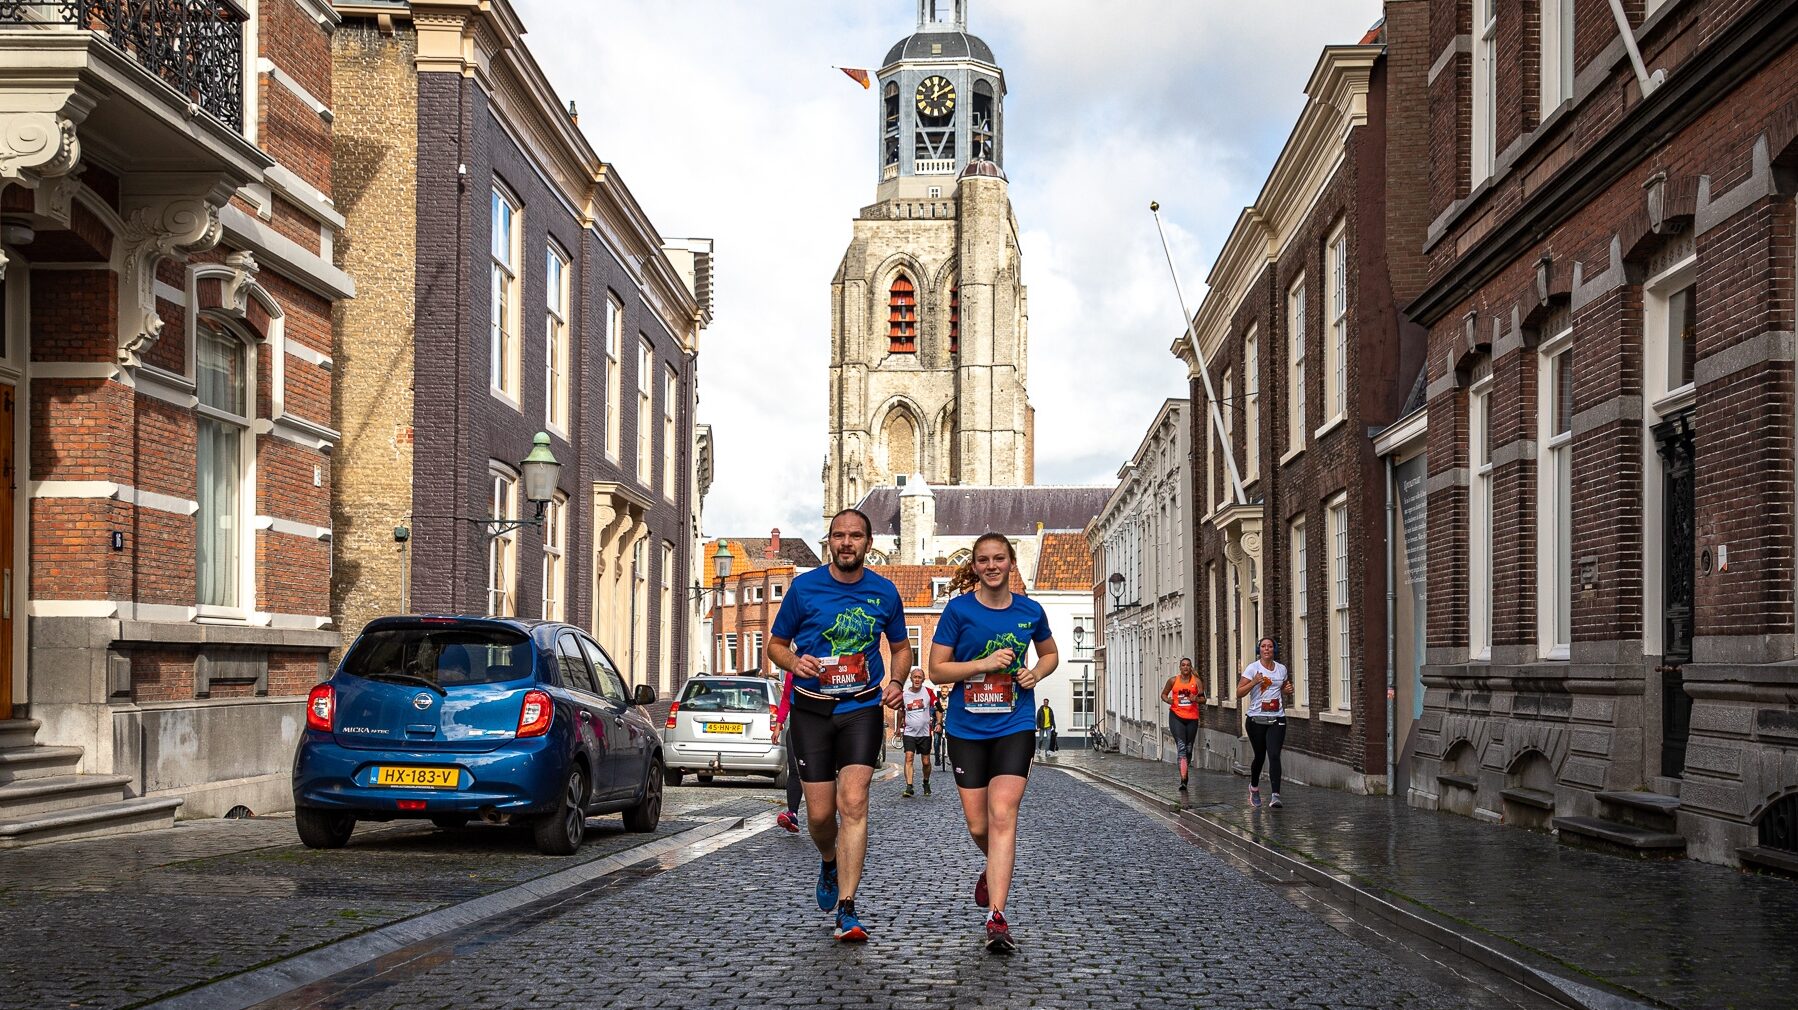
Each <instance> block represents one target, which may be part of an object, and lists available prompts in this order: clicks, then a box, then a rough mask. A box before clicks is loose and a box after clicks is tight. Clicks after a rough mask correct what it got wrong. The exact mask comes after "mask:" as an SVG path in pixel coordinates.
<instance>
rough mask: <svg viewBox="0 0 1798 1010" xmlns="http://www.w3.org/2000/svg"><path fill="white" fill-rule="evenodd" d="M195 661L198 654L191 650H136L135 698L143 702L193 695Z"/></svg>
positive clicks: (133, 662)
mask: <svg viewBox="0 0 1798 1010" xmlns="http://www.w3.org/2000/svg"><path fill="white" fill-rule="evenodd" d="M194 661H195V654H194V652H193V651H192V650H189V649H144V650H140V651H134V652H133V653H132V654H131V693H132V697H133V698H134V699H135V700H137V701H140V702H157V701H187V700H189V699H191V698H193V696H194V681H195V678H194ZM221 686H223V685H221Z"/></svg>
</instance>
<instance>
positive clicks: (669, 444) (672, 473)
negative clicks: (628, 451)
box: [662, 365, 680, 501]
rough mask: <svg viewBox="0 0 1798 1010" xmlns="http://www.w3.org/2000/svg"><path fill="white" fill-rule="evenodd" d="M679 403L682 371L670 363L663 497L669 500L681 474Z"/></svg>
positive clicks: (664, 384) (664, 395)
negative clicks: (676, 421) (677, 426)
mask: <svg viewBox="0 0 1798 1010" xmlns="http://www.w3.org/2000/svg"><path fill="white" fill-rule="evenodd" d="M679 404H680V373H679V372H677V371H675V370H674V366H673V365H669V366H668V372H667V374H666V375H665V376H664V377H663V379H662V497H664V498H666V499H668V500H669V501H673V500H674V486H675V478H676V477H677V476H679V474H680V464H679V463H678V462H676V453H675V449H676V448H677V447H678V446H679V444H680V443H679V442H678V441H677V440H676V439H675V437H674V417H675V413H676V409H677V408H678V406H679Z"/></svg>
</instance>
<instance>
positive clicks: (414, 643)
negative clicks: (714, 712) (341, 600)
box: [293, 616, 663, 856]
mask: <svg viewBox="0 0 1798 1010" xmlns="http://www.w3.org/2000/svg"><path fill="white" fill-rule="evenodd" d="M655 697H656V695H655V689H654V688H652V687H650V686H648V685H647V684H639V685H637V687H636V690H635V691H627V689H626V688H625V684H624V679H623V678H622V677H620V676H619V675H618V669H617V667H616V666H614V665H613V664H612V660H611V658H610V657H608V656H607V655H606V654H605V651H604V650H603V649H601V648H600V647H599V646H598V645H597V644H595V643H594V641H593V640H592V639H591V638H589V637H587V635H586V633H585V632H583V631H581V630H580V629H579V628H576V627H572V626H570V625H567V624H558V623H553V622H541V621H518V620H512V619H509V618H488V617H435V616H426V617H383V618H379V619H377V620H374V621H371V622H370V623H369V624H368V626H367V627H365V628H363V629H362V634H361V635H360V636H358V637H357V639H356V641H355V644H353V645H351V646H350V649H349V651H348V652H346V653H345V654H344V657H343V662H342V663H341V664H339V665H338V668H337V673H336V674H335V675H334V676H333V677H332V678H331V679H330V680H328V681H326V682H325V683H323V684H320V685H318V686H317V687H315V688H313V689H312V693H311V695H310V696H309V697H307V699H306V731H305V734H304V736H303V737H302V738H301V740H300V747H299V750H298V752H296V753H295V754H294V759H293V802H294V820H295V822H296V823H297V825H298V827H299V832H300V841H302V842H304V843H305V844H306V845H307V846H309V847H311V848H315V849H330V848H336V847H338V846H341V845H343V844H344V843H345V842H347V841H349V837H350V832H352V831H354V830H355V828H356V822H357V821H358V820H370V821H389V820H395V819H400V818H421V819H422V818H428V819H430V821H431V822H432V823H434V824H436V825H437V826H438V827H441V828H457V827H461V826H463V825H465V824H467V823H468V822H469V821H471V820H473V819H474V818H476V817H479V818H481V819H483V820H485V821H488V822H490V823H513V824H517V823H524V824H528V825H530V827H531V828H532V830H533V832H534V833H535V835H536V841H537V848H538V849H539V851H542V852H544V853H548V854H551V855H564V856H565V855H568V854H570V853H572V852H574V851H575V850H576V849H578V848H580V844H581V839H582V837H583V836H584V834H585V832H586V821H587V816H588V815H589V814H605V813H613V812H618V811H622V812H623V813H624V826H625V827H626V828H627V829H629V830H631V831H638V832H648V831H654V830H655V827H656V822H657V821H658V820H660V819H661V816H662V783H663V770H662V769H663V761H662V744H661V738H660V736H659V734H658V733H657V732H656V728H655V726H654V725H653V724H652V723H651V722H650V721H649V717H648V716H647V715H646V714H645V713H644V708H645V707H646V706H648V705H652V704H654V703H655Z"/></svg>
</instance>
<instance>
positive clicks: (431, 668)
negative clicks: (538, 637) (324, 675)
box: [343, 626, 531, 687]
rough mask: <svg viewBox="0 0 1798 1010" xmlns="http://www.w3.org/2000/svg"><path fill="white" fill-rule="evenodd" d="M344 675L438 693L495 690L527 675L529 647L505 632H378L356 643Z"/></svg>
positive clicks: (416, 629) (520, 637)
mask: <svg viewBox="0 0 1798 1010" xmlns="http://www.w3.org/2000/svg"><path fill="white" fill-rule="evenodd" d="M343 671H344V672H345V673H348V674H351V675H354V676H357V677H366V678H368V679H370V680H389V679H391V680H396V681H404V680H413V681H416V680H426V681H429V682H431V683H432V684H435V685H437V686H439V687H459V686H461V685H464V684H497V683H500V682H502V681H508V680H517V679H518V678H520V677H524V676H528V675H529V674H530V672H531V641H530V639H529V638H527V637H525V636H524V635H523V634H520V633H519V632H516V631H512V630H510V629H507V628H456V627H447V628H440V627H429V626H420V627H410V628H382V629H379V630H377V631H369V632H365V633H363V635H362V637H361V638H358V639H356V644H355V646H354V647H353V648H351V649H350V653H349V655H348V656H345V657H344V660H343Z"/></svg>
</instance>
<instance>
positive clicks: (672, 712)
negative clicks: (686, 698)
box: [662, 701, 680, 729]
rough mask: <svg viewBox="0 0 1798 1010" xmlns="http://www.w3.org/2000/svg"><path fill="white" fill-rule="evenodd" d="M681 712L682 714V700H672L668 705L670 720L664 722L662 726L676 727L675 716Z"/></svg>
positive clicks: (667, 727) (664, 727) (665, 727)
mask: <svg viewBox="0 0 1798 1010" xmlns="http://www.w3.org/2000/svg"><path fill="white" fill-rule="evenodd" d="M679 714H680V702H678V701H676V702H671V703H670V704H669V705H668V721H667V722H665V723H663V724H662V728H663V729H673V728H674V717H675V716H677V715H679Z"/></svg>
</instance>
